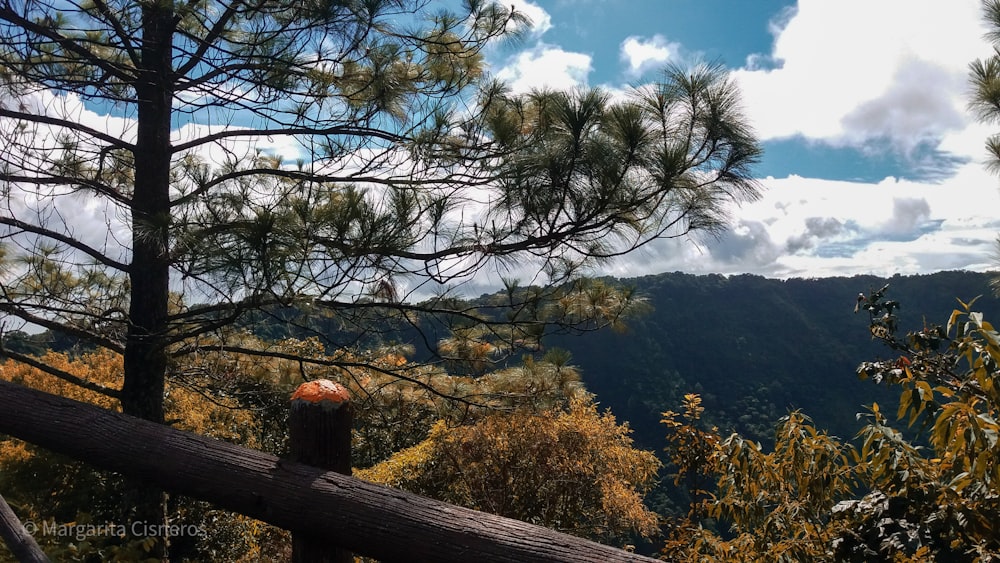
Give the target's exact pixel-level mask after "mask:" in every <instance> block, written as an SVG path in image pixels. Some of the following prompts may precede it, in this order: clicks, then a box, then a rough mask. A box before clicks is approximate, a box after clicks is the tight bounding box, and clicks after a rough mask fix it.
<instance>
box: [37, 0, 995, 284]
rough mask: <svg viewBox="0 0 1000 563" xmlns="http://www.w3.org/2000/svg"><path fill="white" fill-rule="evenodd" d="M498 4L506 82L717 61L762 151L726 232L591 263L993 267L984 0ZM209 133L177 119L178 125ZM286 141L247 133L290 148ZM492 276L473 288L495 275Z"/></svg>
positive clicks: (93, 230) (592, 83)
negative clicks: (983, 100)
mask: <svg viewBox="0 0 1000 563" xmlns="http://www.w3.org/2000/svg"><path fill="white" fill-rule="evenodd" d="M435 1H442V2H444V1H445V0H435ZM447 1H452V2H453V1H455V0H447ZM502 1H504V2H505V3H510V4H513V6H514V7H515V9H517V10H520V11H523V12H525V13H526V14H527V15H528V16H529V17H530V18H531V19H532V21H533V26H532V28H531V29H530V30H529V32H528V33H526V35H525V37H524V38H523V39H522V40H521V41H519V42H517V43H513V44H504V45H502V46H498V47H497V48H495V49H494V50H492V51H491V52H490V53H489V56H488V58H489V62H490V66H491V69H490V70H491V72H492V73H493V74H494V75H495V76H497V77H500V78H502V79H504V80H506V81H508V83H509V84H510V86H511V88H512V89H513V90H514V91H521V92H523V91H527V90H529V89H531V88H533V87H548V88H578V87H601V88H604V89H606V90H608V91H611V92H620V91H623V90H625V89H627V88H629V87H630V86H634V85H639V84H642V83H643V82H646V81H650V80H652V79H654V78H655V77H656V75H657V72H658V71H659V70H660V69H662V68H663V66H664V65H666V64H668V63H671V64H677V65H680V66H686V65H691V64H696V63H699V62H719V63H722V64H724V65H725V66H726V67H728V68H729V69H730V70H731V72H732V77H733V79H734V80H735V81H736V82H737V83H738V84H739V86H740V88H741V90H742V92H743V99H744V106H745V112H746V114H747V116H748V117H749V119H750V121H751V123H752V125H753V127H754V129H755V130H756V132H757V133H758V136H759V137H760V139H761V141H762V144H763V147H764V149H765V153H764V157H763V161H762V162H761V163H760V166H759V167H758V168H757V170H756V173H757V175H758V177H759V178H760V181H761V184H762V185H763V187H764V196H763V197H762V198H761V199H760V200H759V201H757V202H754V203H751V204H746V205H743V206H741V207H733V208H732V209H730V210H729V211H730V217H731V220H730V225H729V230H728V231H727V233H726V234H725V235H723V236H722V237H721V238H719V239H712V238H706V237H699V236H691V237H687V238H682V239H674V240H664V241H658V242H656V243H654V244H650V245H648V246H646V247H644V248H643V249H641V250H640V251H637V252H635V253H633V254H630V255H628V256H625V257H623V258H621V259H619V260H617V261H615V262H613V263H609V264H607V265H604V266H602V269H601V270H598V271H595V272H593V273H595V274H611V275H615V276H619V277H634V276H639V275H646V274H656V273H661V272H673V271H683V272H688V273H695V274H706V273H721V274H741V273H754V274H760V275H764V276H768V277H780V278H787V277H825V276H834V275H854V274H862V273H871V274H878V275H885V276H891V275H893V274H896V273H901V274H917V273H930V272H935V271H940V270H953V269H967V270H977V271H982V270H987V269H992V268H994V267H995V266H996V258H995V256H996V255H997V251H996V245H995V241H996V238H997V235H998V233H1000V178H997V177H994V176H991V175H989V174H988V173H987V172H986V171H985V170H984V168H983V166H982V161H983V160H984V158H985V150H984V141H985V139H986V138H987V137H988V136H989V135H990V134H992V133H995V132H1000V126H997V127H995V128H994V127H991V126H987V125H983V124H979V123H976V122H975V121H974V120H973V119H972V118H971V117H970V115H969V113H968V111H967V109H966V106H967V100H968V80H967V74H968V65H969V63H970V62H971V61H973V60H975V59H976V58H981V57H985V56H989V55H990V54H991V53H992V50H991V48H990V46H989V45H988V44H987V43H986V42H985V40H984V39H983V33H984V31H985V29H984V27H983V24H982V21H981V8H980V3H979V0H877V1H874V2H873V1H871V0H836V1H833V0H797V1H792V0H502ZM53 96H54V94H53V93H51V92H44V91H42V92H39V94H38V99H37V100H35V102H33V103H37V104H38V106H39V108H41V109H40V110H39V111H49V110H52V111H55V109H53V108H56V106H59V105H60V104H63V105H66V106H67V107H66V108H65V109H64V110H63V111H64V112H68V113H70V114H73V113H74V112H82V113H81V115H83V114H86V119H88V120H89V121H88V122H93V123H94V124H95V125H94V126H95V127H98V126H102V127H106V128H107V130H108V131H128V130H130V128H131V127H132V124H131V122H130V121H129V120H128V119H127V118H125V117H122V116H116V117H108V116H106V115H102V114H101V113H100V111H96V112H95V111H89V110H88V111H83V110H82V109H81V107H79V100H76V99H75V98H72V97H65V98H60V99H57V98H55V97H53ZM74 100H75V101H74ZM74 104H75V105H74ZM92 109H95V110H100V109H101V108H92ZM101 123H103V125H97V124H101ZM226 126H227V125H226V124H225V123H222V124H215V125H213V127H226ZM189 129H190V130H189ZM199 131H200V132H204V128H201V129H199V128H198V127H195V126H194V125H193V124H185V125H184V126H183V127H180V128H179V129H178V130H177V131H175V132H174V134H175V137H176V138H177V139H178V140H179V139H184V138H188V137H190V136H191V135H193V134H196V133H198V132H199ZM293 141H294V140H290V139H284V140H282V139H271V138H268V139H258V140H257V141H256V145H255V147H256V148H260V149H262V150H265V151H269V152H274V153H276V154H281V155H283V156H285V157H287V158H286V161H287V162H295V160H296V158H299V157H301V153H300V152H298V149H299V148H301V147H298V146H297V145H296V144H295V143H294V142H293ZM252 148H254V147H250V146H247V147H244V149H246V151H248V154H249V151H250V150H251V149H252ZM212 150H215V152H212V151H208V152H207V153H206V154H205V155H204V156H205V158H207V159H208V160H209V161H210V162H221V161H222V160H223V157H224V156H225V155H226V154H231V153H230V152H227V151H230V150H232V149H231V148H230V149H225V150H223V149H221V148H219V149H212ZM26 205H27V204H26ZM74 205H76V204H74ZM109 216H113V213H111V214H110V215H109V211H108V209H106V208H105V207H102V206H100V205H97V204H96V203H94V202H86V204H85V205H83V206H80V205H77V206H76V207H75V208H74V209H72V210H67V211H66V213H65V217H73V218H76V219H77V220H78V221H77V222H78V223H79V224H80V226H79V231H78V232H81V233H82V232H87V233H90V234H92V236H93V242H94V244H97V245H98V246H100V244H102V243H101V241H102V240H104V241H106V227H107V226H109V225H110V223H108V222H109V221H110V220H109V219H108V217H109ZM106 223H108V224H106ZM112 226H114V228H115V229H116V231H122V232H123V233H124V229H125V227H124V225H118V224H117V223H116V224H115V225H112ZM67 228H69V227H67ZM121 236H122V237H123V238H122V240H127V238H128V237H127V236H125V235H124V234H122V235H121ZM87 240H88V241H89V240H90V239H87ZM122 252H126V250H122ZM493 273H494V274H503V275H515V276H517V275H519V273H518V272H493ZM521 274H524V273H523V272H522V273H521ZM524 276H527V278H528V279H527V280H526V281H528V282H531V281H536V280H534V279H532V278H530V275H529V274H524V275H523V276H522V277H524ZM495 277H496V276H492V278H495ZM487 278H489V279H487ZM487 278H483V279H481V280H480V279H477V280H476V281H475V283H473V284H472V285H474V286H480V285H487V286H493V285H494V284H495V283H496V279H492V278H490V276H487Z"/></svg>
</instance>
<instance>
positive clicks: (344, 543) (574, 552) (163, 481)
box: [0, 381, 655, 563]
mask: <svg viewBox="0 0 1000 563" xmlns="http://www.w3.org/2000/svg"><path fill="white" fill-rule="evenodd" d="M0 434H7V435H10V436H14V437H16V438H20V439H22V440H25V441H27V442H30V443H32V444H36V445H38V446H41V447H44V448H47V449H49V450H51V451H54V452H58V453H61V454H64V455H67V456H70V457H73V458H75V459H78V460H81V461H84V462H86V463H88V464H91V465H93V466H95V467H99V468H102V469H107V470H111V471H116V472H119V473H122V474H123V475H126V476H129V477H133V478H138V479H142V480H144V481H145V482H147V483H149V484H150V485H151V486H155V487H159V488H162V489H163V490H166V491H169V492H173V493H179V494H183V495H188V496H191V497H194V498H198V499H201V500H204V501H208V502H210V503H212V504H214V505H215V506H217V507H219V508H221V509H225V510H231V511H233V512H238V513H240V514H244V515H246V516H250V517H252V518H256V519H258V520H262V521H264V522H268V523H270V524H273V525H275V526H278V527H281V528H284V529H287V530H290V531H291V532H292V533H293V535H303V536H306V537H315V538H325V539H327V540H329V541H330V543H331V544H334V545H336V546H338V547H339V548H342V549H345V550H348V551H350V552H353V553H355V554H358V555H365V556H369V557H374V558H376V559H379V560H382V561H390V562H391V561H407V562H420V561H428V562H429V561H435V562H456V563H466V562H493V561H496V562H511V563H514V562H518V563H530V562H542V561H565V562H580V563H584V562H594V563H598V562H600V563H604V562H609V561H610V562H617V561H646V562H652V561H655V560H653V559H649V558H647V557H643V556H640V555H637V554H633V553H627V552H625V551H622V550H619V549H616V548H613V547H610V546H606V545H602V544H599V543H595V542H592V541H588V540H585V539H581V538H578V537H575V536H570V535H567V534H562V533H559V532H555V531H553V530H550V529H547V528H543V527H540V526H536V525H532V524H528V523H525V522H521V521H518V520H512V519H509V518H502V517H500V516H495V515H492V514H487V513H483V512H477V511H474V510H470V509H467V508H463V507H459V506H455V505H451V504H447V503H443V502H439V501H435V500H431V499H428V498H424V497H421V496H418V495H415V494H412V493H408V492H406V491H401V490H398V489H392V488H388V487H384V486H380V485H375V484H372V483H368V482H366V481H361V480H359V479H356V478H353V477H350V476H348V475H342V474H340V473H337V472H333V471H327V470H324V469H321V468H318V467H313V466H310V465H305V464H303V463H298V462H294V461H290V460H286V459H279V458H278V457H275V456H273V455H271V454H267V453H263V452H259V451H256V450H251V449H248V448H243V447H240V446H237V445H234V444H230V443H228V442H223V441H219V440H214V439H211V438H206V437H204V436H200V435H197V434H192V433H190V432H183V431H180V430H176V429H174V428H170V427H168V426H164V425H160V424H155V423H152V422H149V421H146V420H141V419H138V418H134V417H130V416H127V415H124V414H120V413H115V412H111V411H108V410H106V409H102V408H99V407H95V406H93V405H89V404H85V403H81V402H78V401H73V400H71V399H66V398H64V397H59V396H56V395H51V394H48V393H44V392H41V391H37V390H34V389H29V388H26V387H24V386H21V385H17V384H13V383H9V382H6V381H0Z"/></svg>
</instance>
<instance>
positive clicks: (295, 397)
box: [288, 379, 354, 563]
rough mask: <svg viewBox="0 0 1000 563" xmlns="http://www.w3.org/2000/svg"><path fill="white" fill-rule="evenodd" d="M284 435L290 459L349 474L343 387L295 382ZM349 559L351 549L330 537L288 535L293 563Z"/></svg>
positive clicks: (347, 403) (321, 381) (348, 421)
mask: <svg viewBox="0 0 1000 563" xmlns="http://www.w3.org/2000/svg"><path fill="white" fill-rule="evenodd" d="M288 438H289V445H290V446H291V459H292V460H293V461H297V462H300V463H305V464H307V465H312V466H314V467H320V468H322V469H327V470H330V471H336V472H337V473H342V474H344V475H350V474H351V401H350V395H349V394H348V393H347V389H345V388H344V386H342V385H339V384H337V383H334V382H332V381H329V380H326V379H318V380H315V381H309V382H306V383H303V384H302V385H299V387H298V389H296V390H295V392H294V393H292V401H291V411H290V412H289V416H288ZM344 533H345V534H349V533H351V531H350V530H344ZM353 561H354V556H353V555H352V554H351V552H349V551H346V550H344V549H341V548H338V547H336V544H335V543H333V542H332V541H331V538H317V537H311V536H304V535H303V534H300V533H293V534H292V562H293V563H353Z"/></svg>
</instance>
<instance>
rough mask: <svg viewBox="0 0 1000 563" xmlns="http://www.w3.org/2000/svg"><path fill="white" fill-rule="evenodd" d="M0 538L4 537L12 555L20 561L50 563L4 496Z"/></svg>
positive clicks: (0, 497)
mask: <svg viewBox="0 0 1000 563" xmlns="http://www.w3.org/2000/svg"><path fill="white" fill-rule="evenodd" d="M0 537H3V541H4V542H6V543H7V547H8V548H9V549H10V552H11V554H13V555H14V558H15V559H17V560H18V561H22V562H26V563H49V558H48V557H46V556H45V553H44V552H43V551H42V549H41V548H40V547H38V543H36V542H35V538H33V537H32V536H31V532H29V531H28V529H27V528H25V527H24V524H21V521H20V520H18V518H17V516H16V515H15V514H14V511H13V510H11V508H10V505H9V504H7V501H6V500H4V498H3V497H2V496H0Z"/></svg>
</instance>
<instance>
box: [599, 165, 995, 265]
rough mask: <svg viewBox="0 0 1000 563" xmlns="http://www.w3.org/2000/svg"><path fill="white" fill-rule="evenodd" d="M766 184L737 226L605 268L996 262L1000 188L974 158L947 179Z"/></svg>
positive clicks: (740, 213) (658, 245) (665, 244)
mask: <svg viewBox="0 0 1000 563" xmlns="http://www.w3.org/2000/svg"><path fill="white" fill-rule="evenodd" d="M763 183H764V185H765V188H766V189H765V192H764V195H763V197H762V198H761V199H760V200H759V201H756V202H754V203H752V204H747V205H744V206H742V207H741V208H739V209H734V210H733V212H732V216H733V217H734V219H733V221H732V224H731V226H730V230H729V231H728V232H727V233H725V234H724V235H723V236H722V237H720V239H719V240H712V239H706V238H698V237H690V238H685V239H675V240H663V241H657V242H655V243H653V244H651V245H649V246H647V247H646V248H644V249H642V250H640V251H639V252H637V253H635V254H633V255H629V256H626V257H625V258H623V259H621V260H620V261H618V262H616V263H614V264H611V265H609V266H608V267H607V268H606V269H605V270H602V272H603V273H608V274H611V275H616V276H623V277H634V276H639V275H645V274H652V273H659V272H670V271H684V272H689V273H693V274H708V273H722V274H739V273H745V272H752V273H755V274H760V275H765V276H773V277H782V278H787V277H823V276H850V275H855V274H865V273H870V274H877V275H885V276H891V275H893V274H896V273H901V274H917V273H926V272H934V271H939V270H954V269H967V270H975V271H984V270H987V269H992V268H995V264H994V263H993V261H992V260H993V258H992V257H993V255H994V244H995V240H996V236H997V232H998V231H1000V218H998V217H997V215H996V210H997V209H1000V189H998V180H997V179H996V178H995V177H993V176H990V175H989V174H988V173H987V172H985V171H984V170H983V168H982V167H981V166H980V165H979V164H977V163H968V164H966V165H963V166H961V167H959V169H958V170H957V172H956V174H955V175H954V176H953V177H951V178H948V179H946V180H944V181H942V182H941V183H929V182H914V181H908V180H898V179H895V178H886V179H885V180H883V181H881V182H877V183H861V182H847V181H834V180H820V179H814V178H802V177H798V176H790V177H787V178H767V179H765V180H763Z"/></svg>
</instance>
